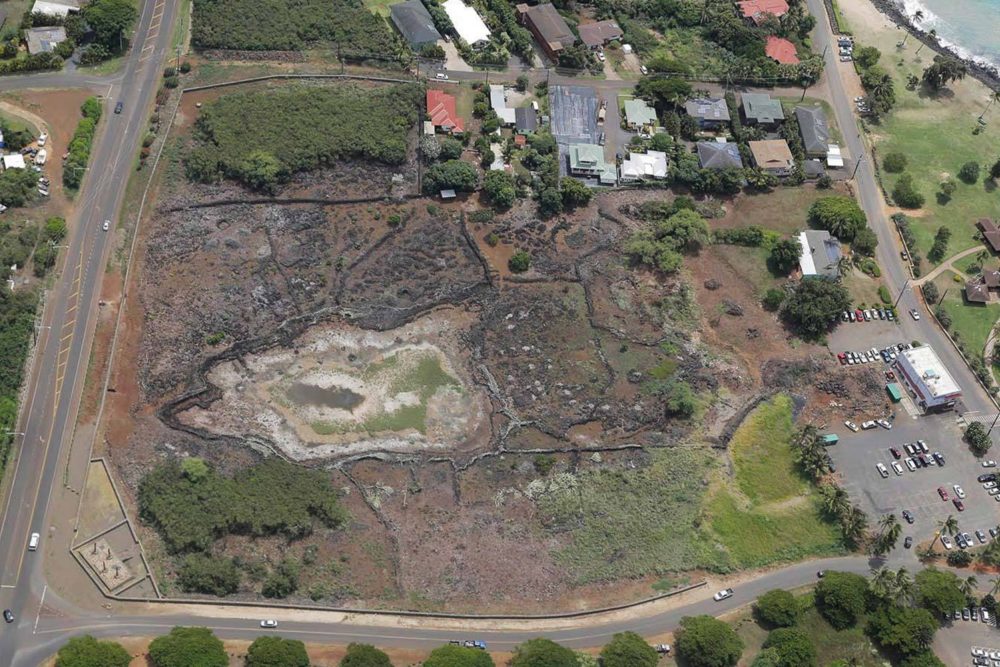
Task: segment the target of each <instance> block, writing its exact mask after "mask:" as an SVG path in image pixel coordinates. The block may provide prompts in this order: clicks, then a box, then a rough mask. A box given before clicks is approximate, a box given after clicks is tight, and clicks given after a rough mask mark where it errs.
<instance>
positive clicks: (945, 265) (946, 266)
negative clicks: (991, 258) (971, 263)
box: [913, 245, 986, 285]
mask: <svg viewBox="0 0 1000 667" xmlns="http://www.w3.org/2000/svg"><path fill="white" fill-rule="evenodd" d="M985 249H986V246H981V245H977V246H972V247H971V248H969V249H968V250H963V251H962V252H960V253H958V254H957V255H953V256H951V257H949V258H948V259H947V260H945V261H944V262H942V263H941V264H939V265H938V266H937V267H936V268H935V269H934V270H933V271H931V272H930V273H928V274H927V275H926V276H924V277H922V278H917V279H916V280H914V281H913V284H914V285H923V284H924V283H926V282H928V281H931V280H934V279H935V278H937V277H938V276H939V275H941V274H942V273H944V272H945V271H954V272H955V273H957V274H959V275H962V272H961V271H959V270H958V269H956V268H955V267H954V266H952V264H954V263H955V262H957V261H958V260H960V259H962V258H963V257H968V256H969V255H972V254H975V253H977V252H979V251H981V250H985Z"/></svg>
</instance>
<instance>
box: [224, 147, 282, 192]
mask: <svg viewBox="0 0 1000 667" xmlns="http://www.w3.org/2000/svg"><path fill="white" fill-rule="evenodd" d="M236 172H237V174H236V176H237V178H239V179H240V180H241V181H243V182H244V183H246V184H247V186H248V187H250V188H251V189H253V190H261V191H263V192H270V193H273V192H274V191H275V190H276V189H277V186H278V184H279V183H281V182H283V181H285V180H287V179H288V176H289V173H288V169H287V168H286V167H285V165H284V164H283V163H282V162H281V160H279V159H278V158H277V156H275V155H273V154H271V153H269V152H268V151H265V150H255V151H252V152H250V153H249V154H248V155H247V156H246V158H244V159H243V160H242V161H241V162H240V164H239V165H238V166H237V168H236Z"/></svg>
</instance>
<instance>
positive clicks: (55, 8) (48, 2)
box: [31, 0, 80, 17]
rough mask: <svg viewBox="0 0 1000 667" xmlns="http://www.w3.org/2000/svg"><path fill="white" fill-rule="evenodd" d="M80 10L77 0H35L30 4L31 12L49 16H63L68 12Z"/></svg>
mask: <svg viewBox="0 0 1000 667" xmlns="http://www.w3.org/2000/svg"><path fill="white" fill-rule="evenodd" d="M78 11H80V2H79V0H35V4H33V5H32V6H31V13H32V14H48V15H49V16H63V17H65V16H66V15H67V14H69V13H70V12H78Z"/></svg>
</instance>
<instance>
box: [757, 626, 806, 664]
mask: <svg viewBox="0 0 1000 667" xmlns="http://www.w3.org/2000/svg"><path fill="white" fill-rule="evenodd" d="M764 648H765V649H774V650H775V652H776V653H777V655H778V659H779V662H778V665H780V667H813V666H814V665H815V664H816V647H815V646H813V643H812V640H811V639H809V635H807V634H806V633H805V632H804V631H802V630H799V629H798V628H778V629H777V630H773V631H771V634H769V635H768V636H767V639H766V640H765V641H764Z"/></svg>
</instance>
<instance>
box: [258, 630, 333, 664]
mask: <svg viewBox="0 0 1000 667" xmlns="http://www.w3.org/2000/svg"><path fill="white" fill-rule="evenodd" d="M341 664H343V662H341ZM245 665H246V667H309V655H308V654H307V653H306V645H305V644H303V643H302V642H300V641H298V640H297V639H284V638H282V637H258V638H257V639H255V640H254V641H253V643H252V644H250V648H248V649H247V659H246V663H245Z"/></svg>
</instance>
